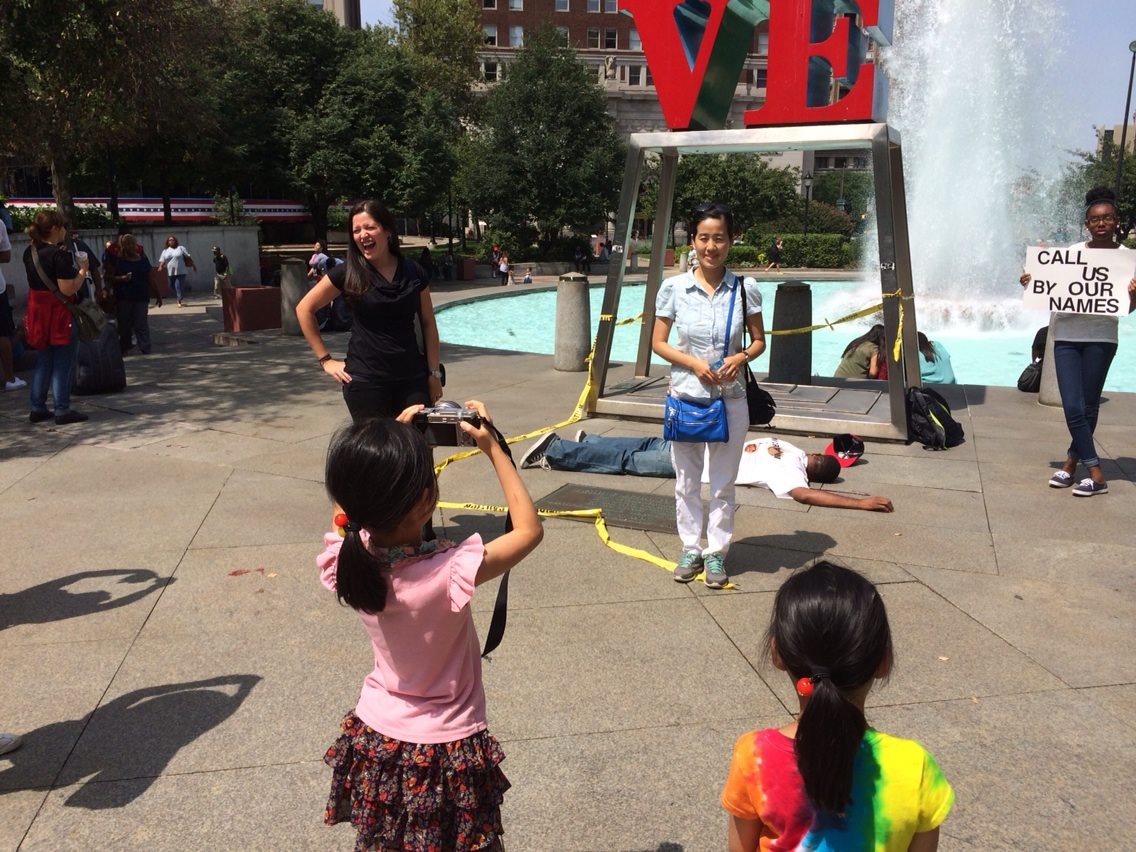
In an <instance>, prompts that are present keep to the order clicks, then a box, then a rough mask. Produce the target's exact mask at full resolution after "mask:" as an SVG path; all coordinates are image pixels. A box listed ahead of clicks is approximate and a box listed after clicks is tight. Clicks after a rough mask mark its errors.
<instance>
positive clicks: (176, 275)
mask: <svg viewBox="0 0 1136 852" xmlns="http://www.w3.org/2000/svg"><path fill="white" fill-rule="evenodd" d="M158 266H159V267H160V268H161V269H164V270H165V271H166V277H167V278H168V279H169V281H170V290H172V291H173V294H174V297H175V298H176V299H177V303H178V307H179V308H184V307H185V300H184V298H183V295H182V287H183V286H184V285H185V276H186V271H185V270H186V267H187V266H188V267H189V268H190V269H192V270H194V271H196V270H197V264H195V263H194V262H193V258H192V257H190V256H189V252H188V251H186V249H185V246H182V245H179V244H178V238H177V237H175V236H174V235H173V234H170V235H169V236H168V237H166V248H165V249H164V250H163V251H162V253H161V254H160V255H159V256H158Z"/></svg>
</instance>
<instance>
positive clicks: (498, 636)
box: [481, 423, 517, 657]
mask: <svg viewBox="0 0 1136 852" xmlns="http://www.w3.org/2000/svg"><path fill="white" fill-rule="evenodd" d="M486 425H488V426H489V428H490V429H491V430H492V431H493V436H494V437H495V438H496V439H497V445H498V446H499V447H500V448H501V449H502V450H503V451H504V453H505V455H507V456H508V457H509V461H510V462H512V464H513V467H514V468H515V467H516V466H517V463H516V462H515V461H513V453H512V451H511V450H510V449H509V443H508V442H507V441H506V440H505V436H504V435H502V434H501V431H500V430H499V429H498V428H497V427H496V426H495V425H494V424H493V423H487V424H486ZM512 529H513V516H512V515H511V514H509V513H508V512H506V513H505V532H512ZM511 571H512V569H511V568H510V569H509V571H506V572H505V573H504V574H502V575H501V582H500V584H499V585H498V586H497V600H495V601H494V602H493V617H492V618H490V619H489V630H488V631H487V632H486V634H485V647H484V648H483V649H482V651H481V656H482V657H488V656H489V655H490V654H491V653H492V652H493V651H495V650H496V649H497V646H498V645H500V644H501V640H502V639H503V638H505V622H506V620H507V618H508V615H509V573H510V572H511Z"/></svg>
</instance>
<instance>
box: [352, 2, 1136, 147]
mask: <svg viewBox="0 0 1136 852" xmlns="http://www.w3.org/2000/svg"><path fill="white" fill-rule="evenodd" d="M999 1H1000V0H991V2H999ZM1061 4H1062V6H1064V8H1065V14H1066V20H1067V22H1068V26H1069V32H1068V36H1067V37H1066V38H1064V39H1063V40H1062V42H1063V49H1064V55H1063V56H1062V59H1061V63H1060V72H1059V74H1058V75H1057V78H1056V79H1054V80H1038V85H1039V86H1052V87H1054V88H1056V89H1057V91H1058V93H1059V94H1060V95H1061V96H1062V97H1061V98H1060V100H1061V101H1062V102H1063V103H1064V112H1065V114H1064V115H1061V116H1039V117H1038V118H1039V120H1042V121H1061V122H1063V123H1066V124H1068V125H1071V126H1073V127H1077V128H1083V131H1081V130H1078V131H1077V135H1076V139H1077V144H1078V145H1080V146H1082V147H1084V148H1092V147H1094V146H1095V144H1096V141H1095V137H1094V135H1093V131H1092V126H1093V125H1094V124H1099V125H1106V126H1109V127H1111V126H1113V125H1116V124H1120V123H1121V117H1122V115H1123V113H1124V95H1125V92H1126V91H1127V88H1128V71H1129V68H1130V67H1131V62H1132V54H1131V53H1130V52H1129V50H1128V44H1129V42H1131V41H1136V2H1134V0H1092V2H1088V0H1061ZM360 8H361V11H362V15H363V23H365V24H377V23H383V24H389V23H391V21H392V19H393V15H392V13H391V9H392V0H360Z"/></svg>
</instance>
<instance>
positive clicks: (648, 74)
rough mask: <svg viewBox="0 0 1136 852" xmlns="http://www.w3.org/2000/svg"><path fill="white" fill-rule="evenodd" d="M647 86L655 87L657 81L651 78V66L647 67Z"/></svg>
mask: <svg viewBox="0 0 1136 852" xmlns="http://www.w3.org/2000/svg"><path fill="white" fill-rule="evenodd" d="M647 85H648V86H654V85H655V81H654V79H653V78H652V77H651V66H650V65H648V66H647Z"/></svg>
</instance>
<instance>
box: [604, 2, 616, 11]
mask: <svg viewBox="0 0 1136 852" xmlns="http://www.w3.org/2000/svg"><path fill="white" fill-rule="evenodd" d="M616 5H617V0H604V11H605V12H612V13H614V12H618V11H619V10H618V9H617V8H616Z"/></svg>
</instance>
